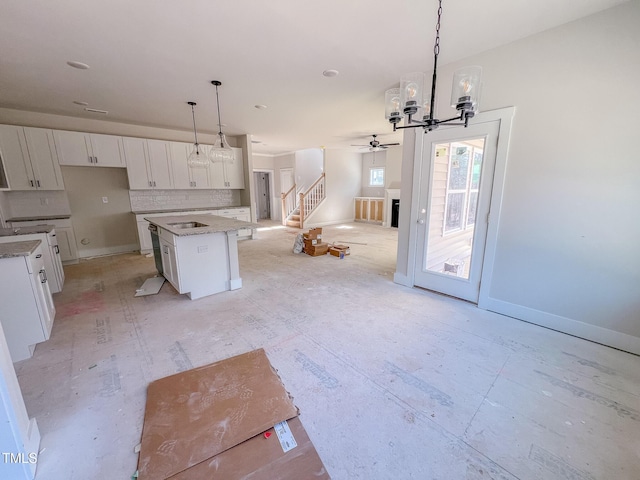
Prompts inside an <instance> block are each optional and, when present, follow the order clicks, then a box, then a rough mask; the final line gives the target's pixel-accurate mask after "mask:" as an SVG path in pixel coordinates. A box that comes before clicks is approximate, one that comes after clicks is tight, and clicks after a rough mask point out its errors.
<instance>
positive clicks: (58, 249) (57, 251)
mask: <svg viewBox="0 0 640 480" xmlns="http://www.w3.org/2000/svg"><path fill="white" fill-rule="evenodd" d="M54 247H56V253H57V254H58V255H59V254H60V247H58V245H54Z"/></svg>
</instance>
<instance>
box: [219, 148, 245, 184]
mask: <svg viewBox="0 0 640 480" xmlns="http://www.w3.org/2000/svg"><path fill="white" fill-rule="evenodd" d="M232 149H233V154H234V156H235V160H234V162H233V163H225V164H224V168H225V170H226V172H225V173H226V175H225V177H226V180H227V188H235V189H243V188H244V166H243V163H242V149H241V148H233V147H232Z"/></svg>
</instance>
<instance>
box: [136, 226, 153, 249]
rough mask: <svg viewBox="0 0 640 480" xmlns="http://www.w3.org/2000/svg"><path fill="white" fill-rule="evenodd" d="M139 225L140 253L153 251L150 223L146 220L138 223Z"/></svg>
mask: <svg viewBox="0 0 640 480" xmlns="http://www.w3.org/2000/svg"><path fill="white" fill-rule="evenodd" d="M137 224H138V240H140V253H143V252H148V251H151V250H153V243H152V242H151V232H150V231H149V222H147V221H146V220H144V221H142V222H137Z"/></svg>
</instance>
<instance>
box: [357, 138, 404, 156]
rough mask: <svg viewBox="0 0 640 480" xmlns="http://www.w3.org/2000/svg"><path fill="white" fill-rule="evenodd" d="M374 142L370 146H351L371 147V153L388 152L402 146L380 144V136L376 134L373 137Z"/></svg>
mask: <svg viewBox="0 0 640 480" xmlns="http://www.w3.org/2000/svg"><path fill="white" fill-rule="evenodd" d="M371 136H372V137H373V140H371V141H370V142H369V145H351V146H352V147H369V151H370V152H380V151H382V150H386V149H387V148H389V147H393V146H396V145H400V144H399V143H380V142H379V141H378V140H377V137H378V135H376V134H375V133H374V134H373V135H371Z"/></svg>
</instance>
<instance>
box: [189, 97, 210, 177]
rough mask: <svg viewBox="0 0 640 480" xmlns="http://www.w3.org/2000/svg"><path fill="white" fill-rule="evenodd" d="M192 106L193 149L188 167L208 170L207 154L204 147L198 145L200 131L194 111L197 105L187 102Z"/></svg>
mask: <svg viewBox="0 0 640 480" xmlns="http://www.w3.org/2000/svg"><path fill="white" fill-rule="evenodd" d="M187 105H190V106H191V118H192V119H193V137H194V142H193V147H192V148H191V152H189V156H188V157H187V165H188V166H189V167H190V168H207V167H208V166H209V162H208V158H207V154H206V153H205V152H204V149H203V147H202V145H200V144H199V143H198V130H197V129H196V114H195V111H194V109H193V107H195V106H196V105H197V103H196V102H187Z"/></svg>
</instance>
